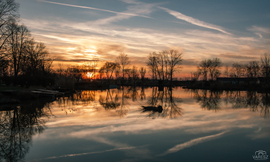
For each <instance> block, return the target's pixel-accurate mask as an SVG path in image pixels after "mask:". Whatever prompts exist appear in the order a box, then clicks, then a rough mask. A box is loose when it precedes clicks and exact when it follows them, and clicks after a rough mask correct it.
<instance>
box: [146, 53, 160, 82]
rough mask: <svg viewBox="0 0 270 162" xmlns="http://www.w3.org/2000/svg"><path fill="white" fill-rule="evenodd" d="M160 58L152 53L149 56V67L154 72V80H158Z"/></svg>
mask: <svg viewBox="0 0 270 162" xmlns="http://www.w3.org/2000/svg"><path fill="white" fill-rule="evenodd" d="M157 63H158V57H157V54H156V53H155V52H153V53H150V54H149V56H148V61H147V66H148V67H149V69H150V70H151V72H152V79H157V71H158V64H157Z"/></svg>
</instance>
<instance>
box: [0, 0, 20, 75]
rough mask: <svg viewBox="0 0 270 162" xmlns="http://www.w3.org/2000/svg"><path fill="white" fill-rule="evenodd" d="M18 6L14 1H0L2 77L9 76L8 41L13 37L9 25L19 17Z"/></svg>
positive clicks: (0, 65)
mask: <svg viewBox="0 0 270 162" xmlns="http://www.w3.org/2000/svg"><path fill="white" fill-rule="evenodd" d="M17 11H18V4H17V3H15V2H14V0H1V1H0V76H1V75H6V74H7V69H8V66H9V58H8V57H7V56H8V55H7V54H8V53H7V47H6V45H7V41H8V38H9V37H10V36H11V32H9V30H8V25H9V24H11V23H13V22H15V19H16V18H17V17H18V12H17Z"/></svg>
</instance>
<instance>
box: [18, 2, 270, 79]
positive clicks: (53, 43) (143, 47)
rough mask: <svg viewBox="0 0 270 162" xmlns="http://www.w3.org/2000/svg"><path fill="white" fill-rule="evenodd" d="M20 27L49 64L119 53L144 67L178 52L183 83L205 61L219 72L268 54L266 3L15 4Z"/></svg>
mask: <svg viewBox="0 0 270 162" xmlns="http://www.w3.org/2000/svg"><path fill="white" fill-rule="evenodd" d="M16 1H17V2H18V3H19V4H20V9H19V12H20V15H21V23H23V24H24V25H26V26H27V27H28V28H29V29H30V31H31V33H32V36H33V37H34V38H35V39H36V40H37V41H42V42H44V43H45V44H46V46H47V47H48V50H49V52H50V54H51V55H52V57H53V58H54V60H55V65H56V66H57V64H59V63H63V64H65V65H71V64H77V63H80V62H84V61H85V60H89V59H92V58H93V57H98V58H100V60H102V61H107V60H115V58H116V56H117V55H119V54H120V53H122V52H124V53H126V54H128V55H129V57H130V58H131V61H132V64H136V65H137V66H145V65H146V61H147V59H146V58H147V56H148V54H149V53H151V52H159V51H161V50H164V49H170V48H174V49H178V50H180V51H181V52H183V59H184V60H183V62H182V67H183V68H182V70H181V71H182V72H181V75H182V76H189V73H190V72H191V71H195V68H196V65H198V62H199V61H201V60H203V59H208V58H214V57H219V58H220V59H221V60H222V61H223V63H224V65H225V64H232V63H233V62H241V63H246V62H249V61H253V60H259V59H260V57H261V55H262V54H264V53H266V52H268V51H270V46H269V45H270V21H269V20H270V10H269V6H270V1H269V0H245V1H240V0H239V1H236V0H226V1H224V0H16Z"/></svg>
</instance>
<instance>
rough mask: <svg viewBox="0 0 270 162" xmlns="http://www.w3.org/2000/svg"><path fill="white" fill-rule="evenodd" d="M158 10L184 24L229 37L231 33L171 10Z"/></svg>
mask: <svg viewBox="0 0 270 162" xmlns="http://www.w3.org/2000/svg"><path fill="white" fill-rule="evenodd" d="M159 8H160V9H163V10H164V11H166V12H168V13H169V14H171V15H173V16H174V17H176V18H178V19H180V20H184V21H186V22H189V23H191V24H194V25H197V26H200V27H204V28H208V29H213V30H217V31H220V32H222V33H225V34H229V35H231V33H229V32H226V31H225V30H223V29H222V27H220V26H217V25H213V24H209V23H206V22H203V21H201V20H198V19H195V18H193V17H190V16H187V15H184V14H182V13H180V12H177V11H173V10H170V9H168V8H164V7H159Z"/></svg>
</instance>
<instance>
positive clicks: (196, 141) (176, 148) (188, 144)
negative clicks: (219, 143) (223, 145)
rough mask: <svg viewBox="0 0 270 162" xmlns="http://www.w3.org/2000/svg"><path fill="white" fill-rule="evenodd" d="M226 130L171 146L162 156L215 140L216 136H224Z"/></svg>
mask: <svg viewBox="0 0 270 162" xmlns="http://www.w3.org/2000/svg"><path fill="white" fill-rule="evenodd" d="M226 132H227V131H224V132H221V133H218V134H214V135H210V136H205V137H200V138H196V139H193V140H190V141H188V142H185V143H182V144H179V145H176V146H174V147H172V148H170V149H169V150H167V151H166V152H164V153H163V154H161V155H160V156H164V155H167V154H171V153H174V152H177V151H180V150H183V149H185V148H187V147H191V146H193V145H197V144H199V143H202V142H205V141H209V140H213V139H215V138H218V137H220V136H222V135H223V134H225V133H226Z"/></svg>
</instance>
